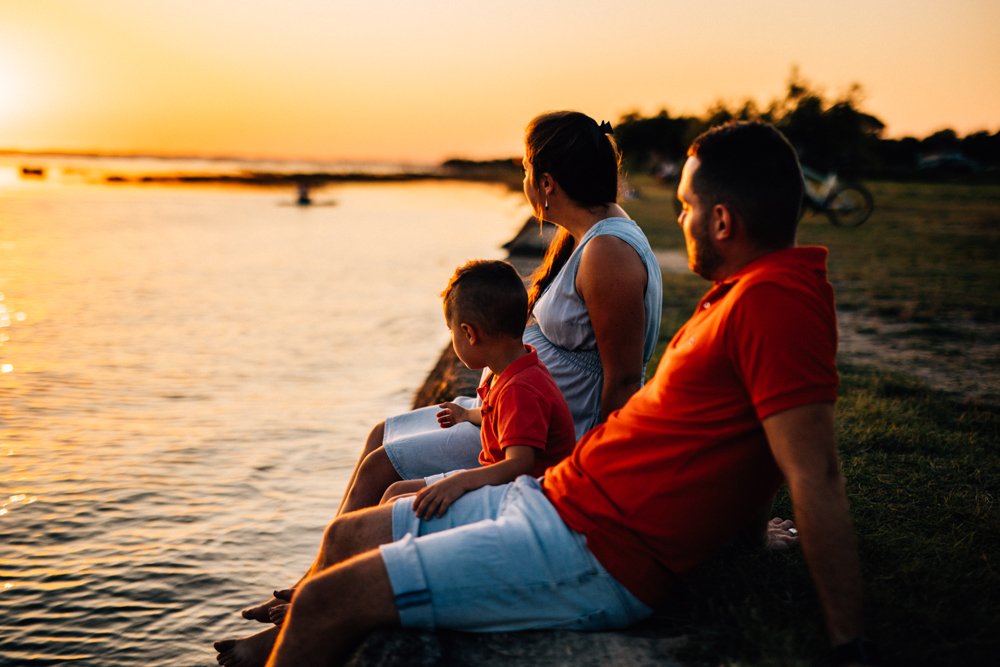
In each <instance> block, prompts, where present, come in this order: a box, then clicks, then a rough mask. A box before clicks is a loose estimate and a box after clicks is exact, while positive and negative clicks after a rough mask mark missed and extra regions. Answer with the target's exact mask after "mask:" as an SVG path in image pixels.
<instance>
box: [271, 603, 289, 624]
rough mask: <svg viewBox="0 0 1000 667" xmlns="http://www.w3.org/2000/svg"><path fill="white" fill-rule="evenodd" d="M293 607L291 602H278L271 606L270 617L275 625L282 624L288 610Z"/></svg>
mask: <svg viewBox="0 0 1000 667" xmlns="http://www.w3.org/2000/svg"><path fill="white" fill-rule="evenodd" d="M290 607H291V605H289V604H276V605H274V606H273V607H271V611H270V617H271V622H272V623H274V624H275V625H281V624H282V623H284V622H285V616H287V615H288V610H289V608H290Z"/></svg>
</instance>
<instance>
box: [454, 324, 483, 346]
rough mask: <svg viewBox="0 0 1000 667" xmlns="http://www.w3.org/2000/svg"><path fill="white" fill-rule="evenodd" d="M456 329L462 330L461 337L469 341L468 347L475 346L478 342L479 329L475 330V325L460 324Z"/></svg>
mask: <svg viewBox="0 0 1000 667" xmlns="http://www.w3.org/2000/svg"><path fill="white" fill-rule="evenodd" d="M458 327H459V328H460V329H461V330H462V335H464V336H465V340H467V341H469V345H475V344H476V343H477V342H478V341H479V338H480V336H479V329H478V328H476V325H475V324H469V323H468V322H462V323H461V324H459V325H458Z"/></svg>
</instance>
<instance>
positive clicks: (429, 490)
mask: <svg viewBox="0 0 1000 667" xmlns="http://www.w3.org/2000/svg"><path fill="white" fill-rule="evenodd" d="M467 490H468V489H467V488H466V487H465V484H464V483H463V480H462V474H461V473H458V474H455V475H452V476H450V477H445V478H444V479H442V480H441V481H439V482H435V483H434V484H431V485H430V486H428V487H425V488H423V489H421V490H420V491H418V492H417V497H416V499H414V501H413V511H414V512H416V513H417V516H418V517H420V518H421V519H432V518H434V517H439V516H442V515H444V513H445V510H447V509H448V507H449V506H450V505H451V504H452V503H453V502H455V501H456V500H457V499H459V498H461V497H462V496H463V495H465V492H466V491H467Z"/></svg>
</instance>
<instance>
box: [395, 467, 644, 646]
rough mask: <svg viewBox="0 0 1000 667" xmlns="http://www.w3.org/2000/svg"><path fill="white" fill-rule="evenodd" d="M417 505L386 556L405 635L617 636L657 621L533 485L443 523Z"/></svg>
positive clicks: (485, 490) (471, 500)
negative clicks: (612, 632)
mask: <svg viewBox="0 0 1000 667" xmlns="http://www.w3.org/2000/svg"><path fill="white" fill-rule="evenodd" d="M412 500H413V499H412V498H401V499H400V500H398V501H396V503H395V504H394V505H393V512H392V532H393V539H395V540H396V541H395V542H392V543H390V544H385V545H382V546H381V547H380V551H381V554H382V560H383V561H384V562H385V566H386V569H387V570H388V573H389V581H390V583H391V584H392V590H393V593H394V594H395V597H396V608H397V609H398V611H399V618H400V622H401V623H402V625H403V627H409V628H424V629H433V628H449V629H453V630H465V631H475V632H505V631H512V630H531V629H543V628H544V629H555V628H559V629H567V630H609V629H615V628H623V627H626V626H629V625H632V624H633V623H636V622H637V621H640V620H642V619H643V618H646V617H647V616H649V615H650V614H651V613H652V610H651V609H650V608H649V607H647V606H646V605H645V604H643V603H642V602H640V601H639V600H638V599H637V598H636V597H635V596H634V595H632V593H630V592H629V591H628V590H627V589H626V588H625V587H624V586H622V585H621V584H620V583H618V581H617V580H615V579H614V578H613V577H612V576H611V575H610V574H608V572H607V571H606V570H605V569H604V567H603V566H602V565H601V564H600V563H599V562H597V559H596V558H594V556H593V554H591V553H590V551H589V550H588V549H587V545H586V539H585V538H584V537H583V535H581V534H579V533H577V532H575V531H573V530H570V529H569V528H568V527H567V526H566V524H565V523H563V521H562V519H561V518H560V517H559V514H558V513H557V512H556V510H555V508H554V507H553V506H552V504H551V503H550V502H549V501H548V499H547V498H546V497H545V495H544V494H543V493H542V491H541V486H540V484H539V483H538V480H536V479H534V478H532V477H529V476H527V475H522V476H521V477H518V478H517V480H516V481H514V482H513V483H511V484H505V485H502V486H484V487H482V488H480V489H477V490H475V491H471V492H469V493H467V494H465V495H464V496H462V497H461V498H459V499H458V500H457V501H455V503H453V504H452V505H451V507H449V508H448V511H447V512H446V513H445V515H444V516H443V517H441V518H438V519H430V520H427V521H423V520H420V519H418V518H417V517H416V515H415V514H414V513H413V509H412V507H411V505H412Z"/></svg>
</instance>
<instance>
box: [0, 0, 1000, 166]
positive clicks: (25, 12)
mask: <svg viewBox="0 0 1000 667" xmlns="http://www.w3.org/2000/svg"><path fill="white" fill-rule="evenodd" d="M860 16H864V17H865V19H864V20H859V19H858V17H860ZM998 23H1000V6H998V5H996V4H995V3H986V2H982V0H957V1H956V2H955V3H949V4H948V5H947V6H944V5H941V4H940V3H936V2H934V1H933V0H909V1H906V2H904V0H886V2H884V3H878V4H877V5H871V4H870V3H866V2H862V1H861V0H845V1H844V2H842V3H841V4H840V5H838V7H837V10H836V11H835V12H830V11H827V10H823V9H820V8H813V7H809V6H804V5H801V4H794V5H791V4H789V3H783V2H779V1H778V0H766V1H765V2H763V3H760V4H758V3H755V4H754V6H752V7H749V6H746V5H745V3H739V2H736V0H709V1H708V2H705V3H699V4H698V5H697V6H688V5H682V4H679V3H646V2H640V1H638V0H623V2H622V3H619V5H616V6H615V8H614V9H613V10H611V9H609V8H608V7H607V6H606V5H605V4H599V3H598V2H596V0H580V2H578V3H574V4H572V5H569V4H567V3H544V2H543V3H537V2H528V1H527V0H523V1H522V0H511V2H510V3H506V4H505V5H504V6H503V7H499V6H496V5H492V4H480V3H464V4H462V3H457V2H452V1H449V0H428V1H427V2H425V3H419V5H412V6H411V5H408V4H402V5H401V4H399V3H396V2H392V1H390V0H367V2H364V3H361V2H344V3H329V2H326V1H325V0H301V1H300V2H297V3H296V4H295V5H294V6H289V5H288V4H287V3H283V2H279V1H278V0H260V1H259V2H254V3H236V2H235V1H234V0H217V1H215V2H211V3H205V2H199V1H198V0H172V1H170V2H167V1H166V0H149V1H148V2H143V3H133V2H127V1H124V0H63V1H62V2H60V3H58V5H55V4H52V5H50V4H48V3H0V148H13V149H25V150H44V149H67V150H77V151H103V152H121V153H157V154H167V155H206V156H207V155H226V156H235V157H261V158H267V157H273V158H290V159H323V160H344V161H349V160H355V161H406V162H415V163H428V162H434V161H439V160H442V159H445V158H448V157H470V158H492V157H503V156H508V155H514V154H517V152H518V151H519V150H520V144H521V139H522V130H523V127H524V125H525V124H526V123H527V121H528V120H530V118H532V117H533V116H534V115H536V114H537V113H539V112H542V111H547V110H552V109H559V108H576V109H580V110H582V111H585V112H587V113H589V114H591V115H592V116H595V117H600V119H606V120H610V121H612V122H614V121H616V120H618V119H619V118H620V117H621V116H622V115H624V114H625V113H628V112H631V111H638V112H640V113H644V114H652V113H656V112H657V111H659V110H660V109H662V108H666V109H668V110H669V111H670V112H671V113H672V114H674V115H680V114H696V115H700V114H702V113H704V111H705V110H706V109H707V108H708V107H709V106H711V105H712V104H713V103H714V102H716V101H717V100H725V101H727V102H735V101H742V100H744V99H748V98H749V99H753V100H754V101H756V102H758V103H760V104H766V103H768V102H769V101H770V100H772V99H774V98H777V97H780V96H781V95H783V93H784V86H785V83H786V82H787V79H788V76H789V73H790V71H791V69H792V67H793V66H798V68H799V70H800V71H801V73H802V75H803V76H804V77H805V78H806V79H808V80H809V81H810V82H812V83H814V84H816V85H817V86H819V87H820V88H822V89H824V90H825V91H826V92H829V93H830V94H831V95H835V94H837V93H838V92H839V91H841V90H846V89H847V88H848V87H849V86H850V85H851V84H852V83H855V82H856V83H860V84H861V85H862V87H863V88H864V90H865V93H866V98H865V103H864V110H865V111H868V112H870V113H873V114H874V115H876V116H878V117H879V118H880V119H882V120H883V121H884V122H885V123H886V124H887V126H888V127H887V132H886V134H887V136H902V135H904V134H915V135H917V136H926V135H927V134H930V133H931V132H933V131H935V130H938V129H942V128H945V127H952V128H954V129H955V130H956V131H958V132H959V133H960V134H964V133H969V132H972V131H976V130H980V129H984V130H988V131H991V132H992V131H996V130H997V129H1000V89H998V87H996V86H995V85H993V82H992V78H993V76H994V74H993V73H994V72H995V71H1000V50H998V49H996V48H995V46H994V38H993V35H992V29H991V26H993V25H996V24H998ZM709 45H714V46H712V47H710V46H709ZM928 91H934V92H933V94H928Z"/></svg>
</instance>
